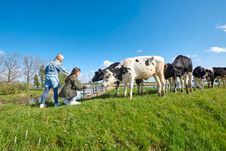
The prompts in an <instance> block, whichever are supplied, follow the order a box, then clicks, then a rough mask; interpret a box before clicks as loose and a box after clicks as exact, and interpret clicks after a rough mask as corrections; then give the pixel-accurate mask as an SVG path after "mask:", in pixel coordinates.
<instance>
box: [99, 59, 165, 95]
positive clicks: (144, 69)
mask: <svg viewBox="0 0 226 151" xmlns="http://www.w3.org/2000/svg"><path fill="white" fill-rule="evenodd" d="M151 76H154V78H155V80H156V82H157V87H158V94H159V95H164V94H165V79H164V59H163V58H162V57H160V56H142V57H134V58H127V59H125V60H123V61H121V62H120V64H119V65H118V66H116V67H115V68H114V70H113V71H110V70H106V72H105V74H104V79H103V86H104V87H107V86H109V85H111V84H113V83H115V82H116V81H120V82H122V83H123V84H124V96H125V97H126V95H127V85H128V83H129V87H130V99H132V91H133V84H134V80H136V79H144V80H147V79H149V78H150V77H151Z"/></svg>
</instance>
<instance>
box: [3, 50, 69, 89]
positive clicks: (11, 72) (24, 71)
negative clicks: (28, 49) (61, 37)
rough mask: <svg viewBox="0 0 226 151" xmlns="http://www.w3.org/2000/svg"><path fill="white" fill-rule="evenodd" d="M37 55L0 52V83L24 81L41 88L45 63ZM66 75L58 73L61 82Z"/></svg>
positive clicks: (62, 82)
mask: <svg viewBox="0 0 226 151" xmlns="http://www.w3.org/2000/svg"><path fill="white" fill-rule="evenodd" d="M44 64H46V61H43V60H42V59H41V58H40V57H38V56H32V55H26V56H22V55H20V54H18V53H16V52H5V53H4V54H0V82H1V83H9V84H12V83H15V82H17V83H18V82H19V83H26V84H27V85H33V86H35V87H36V88H43V87H44V81H45V65H44ZM65 78H66V76H65V75H64V74H61V73H60V74H59V80H60V83H61V84H64V80H65Z"/></svg>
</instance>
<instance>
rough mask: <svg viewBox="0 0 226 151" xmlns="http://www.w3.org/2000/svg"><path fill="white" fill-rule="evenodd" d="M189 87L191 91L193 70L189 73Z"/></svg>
mask: <svg viewBox="0 0 226 151" xmlns="http://www.w3.org/2000/svg"><path fill="white" fill-rule="evenodd" d="M188 87H189V90H190V92H192V72H189V73H188Z"/></svg>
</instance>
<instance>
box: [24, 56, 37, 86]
mask: <svg viewBox="0 0 226 151" xmlns="http://www.w3.org/2000/svg"><path fill="white" fill-rule="evenodd" d="M23 64H24V75H25V77H26V82H27V85H29V83H30V81H31V79H32V78H33V77H34V75H35V74H36V73H37V71H38V68H39V64H40V60H39V59H38V57H33V56H25V57H24V58H23Z"/></svg>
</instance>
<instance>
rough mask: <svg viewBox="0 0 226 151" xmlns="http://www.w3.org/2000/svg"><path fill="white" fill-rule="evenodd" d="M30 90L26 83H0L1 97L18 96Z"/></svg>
mask: <svg viewBox="0 0 226 151" xmlns="http://www.w3.org/2000/svg"><path fill="white" fill-rule="evenodd" d="M28 89H29V86H28V85H26V84H24V83H0V95H8V94H17V93H21V92H23V91H28Z"/></svg>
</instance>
